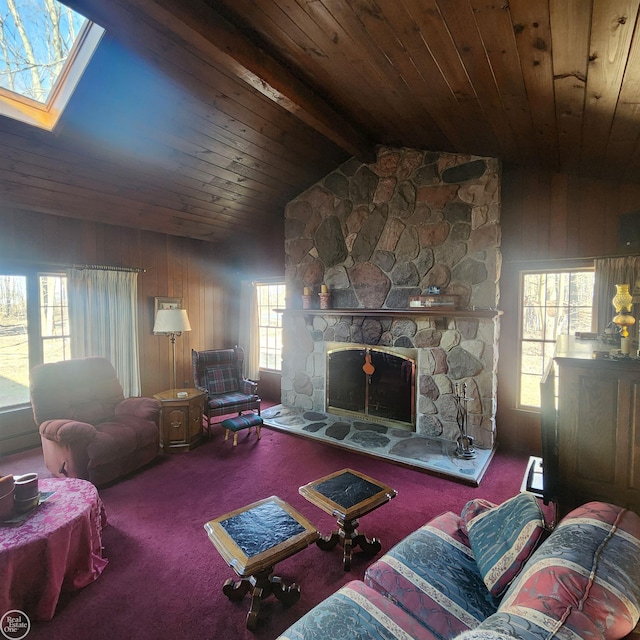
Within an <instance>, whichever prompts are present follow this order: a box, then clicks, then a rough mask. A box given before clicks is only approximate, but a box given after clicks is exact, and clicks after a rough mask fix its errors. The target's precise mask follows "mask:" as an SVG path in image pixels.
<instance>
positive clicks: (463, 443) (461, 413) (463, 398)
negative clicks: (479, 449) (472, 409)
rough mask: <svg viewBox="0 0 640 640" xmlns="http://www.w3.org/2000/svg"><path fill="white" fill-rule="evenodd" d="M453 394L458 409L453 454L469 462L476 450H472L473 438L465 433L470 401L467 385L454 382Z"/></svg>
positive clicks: (474, 455)
mask: <svg viewBox="0 0 640 640" xmlns="http://www.w3.org/2000/svg"><path fill="white" fill-rule="evenodd" d="M455 392H456V393H455V396H454V397H455V399H456V405H457V408H458V411H457V415H456V422H457V423H458V429H459V430H460V435H459V436H458V437H457V438H456V448H455V451H454V453H455V454H456V456H457V457H458V458H464V459H465V460H471V459H473V458H475V457H476V450H475V449H474V448H473V437H472V436H470V435H469V434H468V433H467V419H468V411H467V402H469V401H470V400H471V398H469V397H468V396H467V383H466V382H456V385H455Z"/></svg>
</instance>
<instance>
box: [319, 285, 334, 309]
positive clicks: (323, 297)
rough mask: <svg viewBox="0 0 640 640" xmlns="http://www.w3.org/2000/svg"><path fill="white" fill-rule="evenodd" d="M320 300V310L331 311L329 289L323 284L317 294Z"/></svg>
mask: <svg viewBox="0 0 640 640" xmlns="http://www.w3.org/2000/svg"><path fill="white" fill-rule="evenodd" d="M318 297H319V298H320V308H321V309H331V294H330V293H329V289H327V285H326V284H323V285H322V286H321V287H320V293H319V294H318Z"/></svg>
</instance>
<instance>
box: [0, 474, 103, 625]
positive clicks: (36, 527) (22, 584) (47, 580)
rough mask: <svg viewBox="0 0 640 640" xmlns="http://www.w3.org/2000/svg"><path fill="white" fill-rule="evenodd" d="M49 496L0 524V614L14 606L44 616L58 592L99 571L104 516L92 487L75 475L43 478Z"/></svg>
mask: <svg viewBox="0 0 640 640" xmlns="http://www.w3.org/2000/svg"><path fill="white" fill-rule="evenodd" d="M39 488H40V491H41V492H42V493H45V492H50V491H53V492H54V493H53V495H51V497H50V498H49V499H48V500H47V501H46V502H43V503H41V504H40V505H39V506H38V507H36V509H35V510H34V511H33V512H32V513H31V514H30V515H29V517H28V518H27V519H26V520H25V521H23V522H21V523H19V524H0V616H2V615H4V614H5V613H6V612H7V611H10V610H13V609H18V610H20V611H23V612H24V613H26V614H27V615H28V616H29V618H30V619H31V620H50V619H51V618H52V617H53V615H54V613H55V610H56V605H57V604H58V599H59V597H60V594H61V593H63V592H68V591H74V590H76V589H81V588H82V587H85V586H87V585H88V584H90V583H91V582H93V581H94V580H96V578H98V576H99V575H100V574H101V573H102V571H103V569H104V567H105V566H106V564H107V562H108V560H107V559H106V558H103V557H102V528H103V527H104V526H105V525H106V516H105V512H104V507H103V505H102V500H101V499H100V496H99V495H98V491H97V490H96V488H95V486H94V485H93V484H91V483H90V482H87V481H86V480H80V479H77V478H44V479H41V480H40V482H39Z"/></svg>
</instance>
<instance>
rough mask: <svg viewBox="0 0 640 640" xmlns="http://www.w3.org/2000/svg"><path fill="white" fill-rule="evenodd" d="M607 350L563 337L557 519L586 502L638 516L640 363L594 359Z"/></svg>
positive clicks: (558, 359) (557, 357)
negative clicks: (625, 509) (605, 504)
mask: <svg viewBox="0 0 640 640" xmlns="http://www.w3.org/2000/svg"><path fill="white" fill-rule="evenodd" d="M611 348H612V347H611V345H605V344H603V343H600V342H597V341H593V340H579V339H576V338H574V337H573V336H562V337H561V338H560V339H558V342H557V344H556V353H555V356H554V362H555V368H556V374H557V376H558V398H557V408H558V424H557V429H558V473H559V477H558V481H559V483H558V484H559V486H558V494H559V495H558V498H559V510H560V515H561V516H562V515H564V514H566V513H567V512H568V511H569V510H571V509H572V508H574V507H576V506H578V505H579V504H582V503H584V502H588V501H590V500H604V501H606V502H612V503H614V504H617V505H620V506H625V507H629V508H631V509H633V510H634V511H636V512H638V513H640V430H639V425H640V359H636V358H629V359H624V360H599V359H594V358H593V356H592V354H593V352H594V350H598V351H609V350H611Z"/></svg>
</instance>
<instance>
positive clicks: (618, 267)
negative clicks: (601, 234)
mask: <svg viewBox="0 0 640 640" xmlns="http://www.w3.org/2000/svg"><path fill="white" fill-rule="evenodd" d="M594 265H595V284H594V289H595V291H594V296H593V322H592V324H593V330H594V331H597V332H598V333H599V334H601V333H602V332H603V331H604V330H605V328H606V326H607V325H608V324H609V322H611V318H613V316H614V315H615V313H616V312H615V309H614V308H613V304H612V302H611V300H612V299H613V296H614V295H615V293H616V285H617V284H628V285H629V291H630V292H631V294H632V295H633V293H634V287H635V283H636V281H637V280H638V278H639V277H640V257H639V256H624V257H618V258H597V259H596V260H595V261H594ZM632 313H633V315H634V316H635V318H636V322H637V320H638V316H639V315H640V304H638V303H635V304H634V305H633V309H632Z"/></svg>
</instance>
